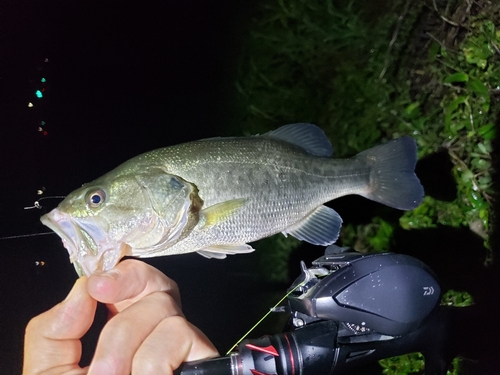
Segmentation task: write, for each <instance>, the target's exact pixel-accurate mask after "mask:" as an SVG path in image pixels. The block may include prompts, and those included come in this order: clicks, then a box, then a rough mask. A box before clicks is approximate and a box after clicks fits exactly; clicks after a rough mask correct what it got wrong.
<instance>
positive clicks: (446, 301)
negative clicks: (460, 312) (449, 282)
mask: <svg viewBox="0 0 500 375" xmlns="http://www.w3.org/2000/svg"><path fill="white" fill-rule="evenodd" d="M441 304H442V305H446V306H454V307H467V306H471V305H473V304H474V301H473V299H472V296H471V295H470V294H469V293H468V292H457V291H455V290H448V291H447V292H446V293H444V294H443V296H442V297H441Z"/></svg>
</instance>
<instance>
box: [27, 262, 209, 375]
mask: <svg viewBox="0 0 500 375" xmlns="http://www.w3.org/2000/svg"><path fill="white" fill-rule="evenodd" d="M97 301H100V302H103V303H106V304H107V306H108V309H109V313H110V319H109V321H108V322H107V323H106V325H105V326H104V328H103V330H102V332H101V334H100V337H99V341H98V343H97V347H96V350H95V354H94V358H93V359H92V363H91V364H90V368H88V367H86V368H81V367H80V366H79V365H78V362H79V361H80V357H81V353H82V346H81V341H80V338H81V337H82V336H83V335H84V333H85V332H87V330H88V329H89V328H90V326H91V324H92V321H93V319H94V314H95V310H96V305H97ZM217 355H218V354H217V350H216V349H215V347H214V346H213V345H212V344H211V343H210V341H209V340H208V338H207V337H206V336H205V335H204V334H203V333H202V332H201V331H200V330H199V329H197V328H196V327H195V326H193V325H192V324H190V323H189V322H188V321H187V320H186V319H185V318H184V315H183V314H182V311H181V303H180V294H179V290H178V288H177V285H176V283H175V282H174V281H173V280H171V279H169V278H168V277H166V276H165V275H164V274H162V273H161V272H160V271H158V270H157V269H155V268H153V267H151V266H149V265H147V264H145V263H143V262H139V261H135V260H125V261H123V262H121V263H120V264H118V265H117V266H116V267H115V268H114V269H113V270H111V271H108V272H106V273H103V274H99V275H92V276H90V277H89V278H87V277H81V278H80V279H78V280H77V281H76V283H75V285H74V286H73V289H72V290H71V292H70V293H69V295H68V297H66V299H65V300H64V301H63V302H61V303H59V304H58V305H56V306H54V307H53V308H52V309H50V310H48V311H46V312H45V313H43V314H40V315H38V316H37V317H35V318H33V319H32V320H31V321H30V322H29V323H28V326H27V328H26V335H25V344H24V364H23V375H31V374H67V375H80V374H89V375H98V374H106V375H118V374H123V375H129V374H130V373H132V374H141V375H146V374H157V375H161V374H165V375H171V374H172V373H173V370H174V369H176V368H177V367H179V365H180V364H181V363H182V362H187V361H193V360H197V359H203V358H210V357H215V356H217Z"/></svg>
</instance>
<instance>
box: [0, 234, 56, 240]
mask: <svg viewBox="0 0 500 375" xmlns="http://www.w3.org/2000/svg"><path fill="white" fill-rule="evenodd" d="M45 234H56V232H42V233H32V234H20V235H18V236H7V237H0V240H11V239H13V238H23V237H35V236H43V235H45Z"/></svg>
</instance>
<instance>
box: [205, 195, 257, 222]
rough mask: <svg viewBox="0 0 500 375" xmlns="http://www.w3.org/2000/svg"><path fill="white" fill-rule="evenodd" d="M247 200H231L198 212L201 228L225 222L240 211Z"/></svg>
mask: <svg viewBox="0 0 500 375" xmlns="http://www.w3.org/2000/svg"><path fill="white" fill-rule="evenodd" d="M246 201H247V200H246V199H245V198H240V199H233V200H230V201H226V202H221V203H217V204H214V205H213V206H210V207H207V208H205V209H203V210H201V211H200V217H201V220H203V222H202V225H203V227H205V228H206V227H209V226H212V225H215V224H217V223H220V222H223V221H226V220H227V219H229V218H230V217H231V216H232V215H234V214H235V213H236V212H237V211H238V210H239V209H241V208H242V207H243V206H244V205H245V202H246Z"/></svg>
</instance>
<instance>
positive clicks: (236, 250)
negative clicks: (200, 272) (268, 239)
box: [197, 244, 254, 259]
mask: <svg viewBox="0 0 500 375" xmlns="http://www.w3.org/2000/svg"><path fill="white" fill-rule="evenodd" d="M252 251H254V248H253V247H252V246H250V245H247V244H242V245H215V246H209V247H206V248H204V249H202V250H198V251H197V253H198V254H200V255H203V256H204V257H205V258H215V259H224V258H225V257H226V256H227V255H235V254H246V253H251V252H252Z"/></svg>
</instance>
